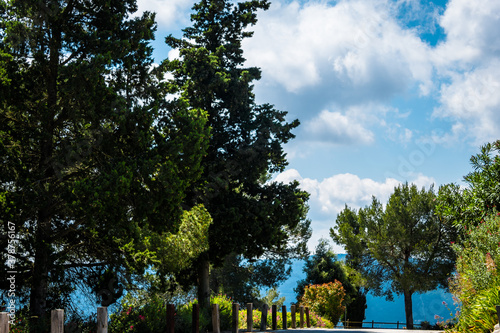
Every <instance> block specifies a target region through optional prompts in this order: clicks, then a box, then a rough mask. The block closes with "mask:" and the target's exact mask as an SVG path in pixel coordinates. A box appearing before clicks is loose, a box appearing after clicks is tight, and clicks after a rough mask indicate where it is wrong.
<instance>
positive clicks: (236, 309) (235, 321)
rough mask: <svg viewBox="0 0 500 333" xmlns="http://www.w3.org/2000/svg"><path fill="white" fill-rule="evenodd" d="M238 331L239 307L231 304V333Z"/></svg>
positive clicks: (237, 332) (236, 304)
mask: <svg viewBox="0 0 500 333" xmlns="http://www.w3.org/2000/svg"><path fill="white" fill-rule="evenodd" d="M239 331H240V305H239V304H238V303H233V330H232V333H239Z"/></svg>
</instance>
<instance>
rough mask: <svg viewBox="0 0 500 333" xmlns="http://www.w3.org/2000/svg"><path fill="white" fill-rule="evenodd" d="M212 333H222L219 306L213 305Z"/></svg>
mask: <svg viewBox="0 0 500 333" xmlns="http://www.w3.org/2000/svg"><path fill="white" fill-rule="evenodd" d="M212 332H213V333H220V316H219V304H212Z"/></svg>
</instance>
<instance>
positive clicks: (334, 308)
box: [301, 280, 345, 325]
mask: <svg viewBox="0 0 500 333" xmlns="http://www.w3.org/2000/svg"><path fill="white" fill-rule="evenodd" d="M344 299H345V291H344V287H342V283H340V282H339V281H337V280H335V281H334V282H329V283H324V284H315V285H309V286H306V288H305V289H304V296H302V299H301V304H302V305H304V306H308V307H309V308H310V309H311V310H312V311H313V312H315V313H317V314H319V315H320V316H322V317H325V318H327V319H328V320H330V321H331V322H332V324H334V325H336V324H337V323H338V322H339V320H340V316H341V315H342V314H343V313H344V310H345V305H344Z"/></svg>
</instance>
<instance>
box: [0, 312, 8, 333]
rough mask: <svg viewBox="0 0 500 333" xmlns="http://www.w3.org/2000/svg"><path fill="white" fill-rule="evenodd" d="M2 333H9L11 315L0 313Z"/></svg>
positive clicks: (0, 330)
mask: <svg viewBox="0 0 500 333" xmlns="http://www.w3.org/2000/svg"><path fill="white" fill-rule="evenodd" d="M0 333H9V313H8V312H0Z"/></svg>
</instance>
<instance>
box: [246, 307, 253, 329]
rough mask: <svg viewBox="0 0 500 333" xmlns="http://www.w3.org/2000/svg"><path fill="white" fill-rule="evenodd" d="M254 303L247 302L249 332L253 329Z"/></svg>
mask: <svg viewBox="0 0 500 333" xmlns="http://www.w3.org/2000/svg"><path fill="white" fill-rule="evenodd" d="M252 308H253V304H252V303H247V332H252V330H253V309H252Z"/></svg>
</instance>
